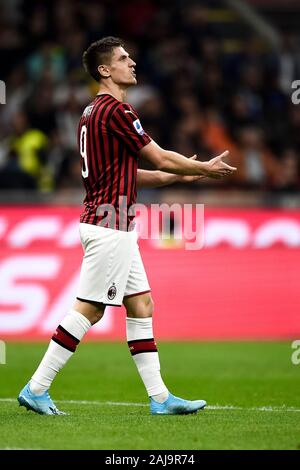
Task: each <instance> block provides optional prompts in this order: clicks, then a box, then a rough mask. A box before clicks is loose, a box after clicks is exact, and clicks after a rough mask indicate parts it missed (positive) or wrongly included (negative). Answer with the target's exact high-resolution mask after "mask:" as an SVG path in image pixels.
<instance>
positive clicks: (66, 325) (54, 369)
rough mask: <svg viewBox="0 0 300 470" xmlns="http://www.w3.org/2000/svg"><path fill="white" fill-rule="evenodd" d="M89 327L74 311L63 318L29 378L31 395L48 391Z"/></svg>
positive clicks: (84, 318)
mask: <svg viewBox="0 0 300 470" xmlns="http://www.w3.org/2000/svg"><path fill="white" fill-rule="evenodd" d="M91 326H92V325H91V322H90V321H89V320H88V319H87V318H86V317H85V316H84V315H82V314H81V313H79V312H76V311H75V310H71V311H70V312H69V313H68V314H67V315H66V316H65V317H64V318H63V320H62V321H61V323H60V325H59V326H58V327H57V330H56V332H55V333H54V335H53V336H52V339H51V341H50V344H49V347H48V349H47V351H46V353H45V355H44V357H43V359H42V361H41V363H40V365H39V366H38V368H37V370H36V371H35V373H34V374H33V376H32V378H31V381H30V390H31V391H32V393H34V394H35V395H41V394H43V393H44V392H45V391H46V390H48V388H49V387H50V385H51V383H52V381H53V380H54V378H55V376H56V374H57V373H58V372H59V371H60V369H62V367H63V366H64V365H65V364H66V362H67V361H68V360H69V359H70V357H71V356H72V355H73V353H74V352H75V349H76V347H77V345H78V343H79V342H80V341H81V339H82V338H83V336H84V335H85V333H87V331H88V330H89V329H90V327H91Z"/></svg>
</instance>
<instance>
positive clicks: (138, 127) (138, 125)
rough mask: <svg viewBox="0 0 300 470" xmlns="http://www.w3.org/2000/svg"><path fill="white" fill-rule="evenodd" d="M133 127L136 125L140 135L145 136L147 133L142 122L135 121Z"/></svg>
mask: <svg viewBox="0 0 300 470" xmlns="http://www.w3.org/2000/svg"><path fill="white" fill-rule="evenodd" d="M133 125H134V128H135V130H136V131H137V132H138V133H139V134H140V135H144V134H145V131H144V129H143V128H142V124H141V123H140V120H139V119H136V120H135V121H133Z"/></svg>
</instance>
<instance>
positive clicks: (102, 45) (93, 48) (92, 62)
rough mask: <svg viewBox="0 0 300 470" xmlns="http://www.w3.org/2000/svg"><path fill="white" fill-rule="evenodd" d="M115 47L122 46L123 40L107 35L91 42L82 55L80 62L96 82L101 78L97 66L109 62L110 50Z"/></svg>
mask: <svg viewBox="0 0 300 470" xmlns="http://www.w3.org/2000/svg"><path fill="white" fill-rule="evenodd" d="M116 47H124V42H123V41H122V39H120V38H115V37H113V36H107V37H105V38H102V39H99V40H98V41H96V42H93V43H92V44H91V45H90V46H89V47H88V48H87V50H86V51H84V53H83V56H82V62H83V66H84V68H85V70H86V71H87V72H88V73H89V74H90V75H91V76H92V77H93V79H94V80H96V82H99V81H100V80H101V75H100V73H99V70H98V67H99V65H101V64H105V63H107V64H109V63H110V61H111V56H112V52H113V50H114V49H115V48H116Z"/></svg>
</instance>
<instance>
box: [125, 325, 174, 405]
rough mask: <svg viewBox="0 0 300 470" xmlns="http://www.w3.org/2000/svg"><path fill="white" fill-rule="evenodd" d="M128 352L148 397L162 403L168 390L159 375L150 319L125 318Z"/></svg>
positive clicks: (158, 363)
mask: <svg viewBox="0 0 300 470" xmlns="http://www.w3.org/2000/svg"><path fill="white" fill-rule="evenodd" d="M126 333H127V342H128V346H129V350H130V352H131V355H132V358H133V360H134V362H135V364H136V366H137V369H138V372H139V374H140V376H141V379H142V381H143V383H144V385H145V388H146V390H147V393H148V395H149V397H152V398H154V399H155V400H156V401H159V402H163V401H165V400H166V399H167V398H168V394H169V392H168V389H167V387H166V386H165V384H164V382H163V380H162V378H161V374H160V362H159V356H158V352H157V347H156V343H155V341H154V338H153V328H152V318H151V317H150V318H129V317H127V318H126Z"/></svg>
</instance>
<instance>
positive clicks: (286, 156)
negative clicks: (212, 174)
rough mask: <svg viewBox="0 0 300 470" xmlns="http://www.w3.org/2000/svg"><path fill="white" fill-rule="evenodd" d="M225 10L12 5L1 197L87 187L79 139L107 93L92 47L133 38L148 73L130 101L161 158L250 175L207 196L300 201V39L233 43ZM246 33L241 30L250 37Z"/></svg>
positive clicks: (8, 6) (3, 38) (2, 46)
mask: <svg viewBox="0 0 300 470" xmlns="http://www.w3.org/2000/svg"><path fill="white" fill-rule="evenodd" d="M219 4H220V2H206V5H205V2H192V1H187V0H185V1H181V0H174V1H172V2H168V1H165V0H160V1H158V0H157V1H154V0H152V1H139V0H127V1H126V2H121V1H116V0H112V1H95V0H91V1H89V0H87V1H83V0H72V1H71V0H60V1H57V0H51V1H47V0H44V1H30V2H25V1H22V0H10V1H9V2H4V1H3V2H1V10H2V13H3V14H2V15H1V19H0V60H1V65H2V67H1V74H2V75H1V77H0V79H1V80H4V81H5V83H6V93H7V95H6V104H5V105H0V189H2V190H3V189H36V190H38V191H41V192H58V191H63V190H66V189H69V188H77V187H78V188H80V187H81V171H80V155H79V154H78V151H77V142H76V129H77V123H78V120H79V118H80V115H81V113H82V111H83V109H84V107H85V106H86V104H87V103H89V102H90V101H91V100H92V98H93V96H94V94H95V93H96V92H97V83H96V82H93V81H92V79H91V78H90V77H89V76H88V75H87V74H86V73H85V71H84V69H83V67H82V53H83V51H84V50H85V49H86V47H87V46H88V45H89V44H90V43H91V42H93V41H94V40H97V39H99V38H101V37H103V36H106V35H114V36H118V37H121V38H124V40H125V41H126V45H127V50H129V52H130V53H131V56H132V57H133V58H134V60H135V61H136V62H137V67H136V69H137V75H138V86H136V87H134V88H132V89H130V91H129V92H128V101H129V102H130V103H131V104H132V105H133V106H134V107H135V108H136V109H137V110H138V111H139V114H140V117H141V121H142V124H143V127H144V129H145V130H146V132H148V133H149V134H150V136H151V137H152V138H153V139H154V140H156V141H157V142H158V143H159V145H160V146H162V147H164V148H167V149H170V150H176V151H178V152H180V153H182V154H184V155H186V156H192V155H194V154H198V156H199V159H201V160H206V159H209V158H210V157H211V156H215V155H217V154H219V153H221V152H223V151H224V150H225V149H228V150H230V160H228V161H229V163H231V164H233V165H237V166H238V172H237V173H236V174H235V175H234V176H233V177H231V178H230V179H227V180H226V181H225V180H224V181H223V180H222V181H219V180H218V181H213V180H207V181H205V180H203V181H201V183H200V182H199V185H200V184H201V186H204V187H220V186H221V187H224V188H247V189H255V190H256V189H259V190H266V191H274V192H281V191H283V192H296V191H298V190H299V155H300V105H295V104H293V103H292V100H291V94H292V91H293V90H292V88H291V83H292V81H293V80H296V79H300V48H299V37H297V35H294V34H293V33H287V32H285V33H283V34H282V45H281V47H280V48H279V49H278V50H273V49H272V48H270V47H269V46H268V45H267V44H266V43H264V41H262V40H261V39H259V38H258V37H257V36H256V35H255V34H254V33H253V32H252V33H251V32H250V31H249V30H248V29H247V26H246V25H245V26H244V27H241V28H240V33H239V34H238V35H237V37H230V34H228V25H227V29H226V28H225V26H224V24H225V23H226V16H224V24H223V23H222V18H220V19H219V18H218V21H216V20H215V21H212V16H213V17H214V18H216V17H217V15H211V12H212V11H213V10H212V9H213V8H215V11H217V10H216V8H218V7H219ZM240 26H241V25H240ZM229 29H230V28H229Z"/></svg>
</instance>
